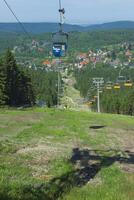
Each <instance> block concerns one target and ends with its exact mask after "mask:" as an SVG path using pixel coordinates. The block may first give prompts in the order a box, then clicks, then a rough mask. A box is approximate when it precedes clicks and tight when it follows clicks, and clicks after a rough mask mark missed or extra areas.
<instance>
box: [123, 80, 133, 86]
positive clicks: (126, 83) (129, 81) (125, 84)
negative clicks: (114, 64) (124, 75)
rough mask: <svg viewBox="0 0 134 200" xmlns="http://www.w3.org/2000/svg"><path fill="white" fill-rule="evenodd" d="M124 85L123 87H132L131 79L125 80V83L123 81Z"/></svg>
mask: <svg viewBox="0 0 134 200" xmlns="http://www.w3.org/2000/svg"><path fill="white" fill-rule="evenodd" d="M124 86H125V87H132V86H133V83H132V81H131V80H127V81H126V82H125V83H124Z"/></svg>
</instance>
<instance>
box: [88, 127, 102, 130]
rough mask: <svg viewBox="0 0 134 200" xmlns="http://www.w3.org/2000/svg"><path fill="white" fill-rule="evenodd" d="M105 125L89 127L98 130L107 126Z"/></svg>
mask: <svg viewBox="0 0 134 200" xmlns="http://www.w3.org/2000/svg"><path fill="white" fill-rule="evenodd" d="M105 127H106V126H90V127H89V128H90V129H95V130H97V129H102V128H105Z"/></svg>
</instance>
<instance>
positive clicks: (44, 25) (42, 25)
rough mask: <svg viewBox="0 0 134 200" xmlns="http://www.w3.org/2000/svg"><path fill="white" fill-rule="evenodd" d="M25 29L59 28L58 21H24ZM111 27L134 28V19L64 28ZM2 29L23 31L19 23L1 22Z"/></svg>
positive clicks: (87, 29) (68, 25) (105, 28)
mask: <svg viewBox="0 0 134 200" xmlns="http://www.w3.org/2000/svg"><path fill="white" fill-rule="evenodd" d="M24 26H25V29H26V30H27V31H28V32H30V33H34V34H40V33H46V32H55V31H57V30H58V24H57V23H24ZM110 29H134V22H133V21H117V22H110V23H104V24H96V25H89V26H82V25H81V26H80V25H72V24H65V25H64V30H65V31H67V32H70V31H80V32H83V31H90V30H91V31H93V30H110ZM0 31H8V32H11V31H13V32H23V30H22V28H21V26H20V25H19V24H18V23H0Z"/></svg>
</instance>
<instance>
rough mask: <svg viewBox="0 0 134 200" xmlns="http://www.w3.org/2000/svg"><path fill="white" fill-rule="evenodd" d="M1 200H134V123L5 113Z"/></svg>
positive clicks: (66, 114) (0, 141)
mask: <svg viewBox="0 0 134 200" xmlns="http://www.w3.org/2000/svg"><path fill="white" fill-rule="evenodd" d="M0 122H1V123H0V154H1V156H0V199H1V200H5V199H6V200H18V199H20V200H33V199H34V200H56V199H57V200H61V199H62V200H74V199H77V200H84V199H86V200H90V199H92V200H98V199H99V200H115V199H116V200H120V199H121V200H132V199H133V196H134V190H133V188H134V147H133V141H134V118H132V117H127V116H119V115H108V114H96V113H90V112H78V111H77V112H76V111H69V110H68V111H63V110H61V111H60V110H54V109H50V110H49V109H45V110H44V109H42V110H41V109H40V110H39V109H31V110H24V111H21V110H20V111H19V110H16V111H15V110H4V109H1V110H0Z"/></svg>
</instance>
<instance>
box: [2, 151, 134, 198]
mask: <svg viewBox="0 0 134 200" xmlns="http://www.w3.org/2000/svg"><path fill="white" fill-rule="evenodd" d="M109 152H112V153H113V152H114V153H115V155H117V156H103V155H100V154H105V153H108V151H107V152H106V151H97V150H94V151H92V150H88V149H83V150H81V149H79V148H75V149H73V151H72V157H71V159H70V160H69V162H71V163H72V164H73V165H74V170H72V171H71V172H69V173H67V174H63V175H62V176H61V177H56V178H53V179H52V180H51V181H50V182H49V183H46V184H44V183H43V184H37V185H29V186H25V188H23V189H21V191H20V194H18V193H19V192H18V191H16V196H17V194H18V195H19V199H20V200H58V199H59V198H61V199H62V197H63V196H64V195H65V194H67V193H68V192H69V191H70V190H71V189H72V188H73V187H82V186H84V185H85V184H87V183H88V182H89V181H90V180H91V179H93V178H94V177H95V176H96V174H97V173H98V172H99V171H100V170H101V169H102V168H103V167H109V166H111V165H112V164H113V163H114V162H116V161H118V162H120V163H128V164H134V153H132V152H129V151H126V152H123V154H122V155H127V156H120V155H118V154H117V152H116V151H114V150H109ZM0 195H1V196H0V199H1V200H17V199H18V197H16V199H15V198H11V197H10V196H8V195H7V193H6V191H3V193H2V194H0Z"/></svg>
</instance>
